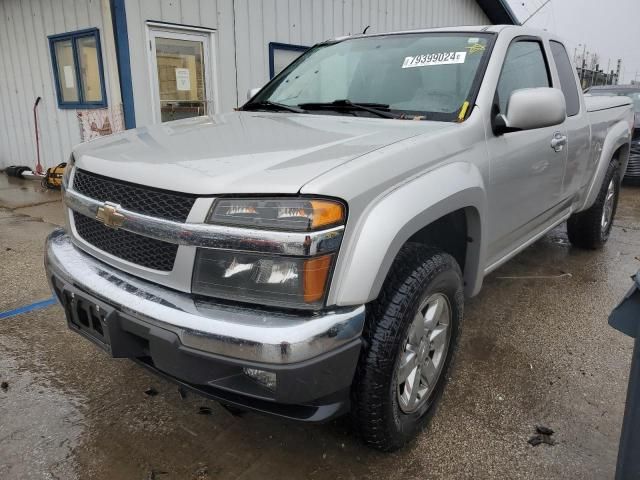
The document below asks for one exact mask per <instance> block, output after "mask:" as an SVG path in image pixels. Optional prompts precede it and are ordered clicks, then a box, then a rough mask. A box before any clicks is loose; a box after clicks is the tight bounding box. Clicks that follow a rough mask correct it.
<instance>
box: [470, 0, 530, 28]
mask: <svg viewBox="0 0 640 480" xmlns="http://www.w3.org/2000/svg"><path fill="white" fill-rule="evenodd" d="M477 2H478V5H480V8H482V10H483V11H484V13H485V14H486V15H487V17H489V20H491V23H493V24H495V25H520V21H519V20H518V18H517V17H516V15H515V13H513V10H511V7H510V6H509V3H508V2H507V0H477Z"/></svg>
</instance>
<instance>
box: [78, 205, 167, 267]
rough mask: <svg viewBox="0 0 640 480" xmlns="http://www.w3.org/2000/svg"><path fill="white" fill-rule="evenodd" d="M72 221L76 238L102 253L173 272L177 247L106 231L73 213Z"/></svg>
mask: <svg viewBox="0 0 640 480" xmlns="http://www.w3.org/2000/svg"><path fill="white" fill-rule="evenodd" d="M73 221H74V223H75V227H76V231H77V232H78V235H79V236H80V237H81V238H82V239H84V240H85V241H86V242H89V243H90V244H92V245H93V246H95V247H96V248H98V249H100V250H102V251H104V252H107V253H110V254H111V255H114V256H116V257H119V258H121V259H123V260H126V261H128V262H131V263H135V264H137V265H142V266H143V267H147V268H152V269H154V270H161V271H165V272H168V271H171V270H172V269H173V264H174V262H175V260H176V253H177V252H178V245H176V244H173V243H167V242H163V241H160V240H156V239H154V238H148V237H143V236H142V235H138V234H136V233H132V232H128V231H126V230H115V229H113V228H109V227H105V226H104V225H103V224H102V223H100V222H99V221H97V220H94V219H93V218H89V217H85V216H84V215H81V214H79V213H77V212H73Z"/></svg>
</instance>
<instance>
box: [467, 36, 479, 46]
mask: <svg viewBox="0 0 640 480" xmlns="http://www.w3.org/2000/svg"><path fill="white" fill-rule="evenodd" d="M467 43H468V44H469V45H471V44H473V43H480V39H479V38H478V37H473V38H470V39H469V40H467Z"/></svg>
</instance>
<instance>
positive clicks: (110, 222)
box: [96, 202, 125, 228]
mask: <svg viewBox="0 0 640 480" xmlns="http://www.w3.org/2000/svg"><path fill="white" fill-rule="evenodd" d="M118 208H120V205H118V204H117V203H111V202H104V204H103V205H102V206H100V207H98V213H97V214H96V220H98V221H100V222H102V223H104V224H105V226H107V227H109V228H118V227H120V226H121V225H122V223H123V222H124V220H125V216H124V215H123V214H121V213H119V212H118Z"/></svg>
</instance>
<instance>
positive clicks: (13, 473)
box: [0, 175, 640, 480]
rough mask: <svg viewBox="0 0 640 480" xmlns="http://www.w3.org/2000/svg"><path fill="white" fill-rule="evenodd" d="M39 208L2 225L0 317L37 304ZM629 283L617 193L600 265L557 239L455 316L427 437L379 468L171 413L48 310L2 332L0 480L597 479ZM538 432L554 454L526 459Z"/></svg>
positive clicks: (342, 423) (188, 412)
mask: <svg viewBox="0 0 640 480" xmlns="http://www.w3.org/2000/svg"><path fill="white" fill-rule="evenodd" d="M0 178H2V175H0ZM28 188H35V187H28ZM25 195H26V194H25ZM46 199H47V200H49V197H46ZM55 200H56V199H55V198H53V199H52V201H51V202H47V203H42V204H40V205H36V206H35V207H29V210H23V209H13V210H12V209H11V208H14V207H15V205H7V204H5V205H6V206H9V207H10V208H9V209H7V208H5V209H0V264H1V265H2V268H1V269H0V285H2V287H1V291H2V295H0V312H3V311H7V310H10V309H14V308H17V307H20V306H23V305H27V304H31V303H33V302H35V301H38V300H43V299H47V298H49V297H50V296H51V294H50V292H49V289H48V287H47V284H46V281H45V278H44V273H43V267H42V250H43V248H42V247H43V242H44V239H45V237H46V235H47V234H48V233H49V232H50V231H51V230H52V229H53V228H54V227H55V225H54V223H59V222H60V221H61V219H62V216H61V215H60V213H59V204H58V203H57V202H56V201H55ZM2 201H3V199H2V185H1V184H0V205H1V204H2ZM36 203H38V202H36ZM638 269H640V188H637V187H626V188H625V189H624V190H623V194H622V198H621V203H620V207H619V211H618V216H617V218H616V222H615V226H614V229H613V233H612V237H611V240H610V242H609V243H608V244H607V246H606V248H605V249H603V250H602V251H596V252H591V251H589V252H586V251H580V250H576V249H573V248H571V246H570V245H569V244H568V241H567V237H566V232H565V229H564V226H562V227H559V228H557V229H556V230H554V231H552V232H551V233H550V234H549V235H547V236H545V237H544V238H543V239H542V240H540V241H539V242H537V243H536V244H534V245H533V246H532V247H530V248H528V249H527V250H526V251H525V252H523V253H522V254H520V255H519V256H518V257H516V258H515V259H514V260H512V261H510V262H509V263H507V264H506V265H504V266H503V267H501V268H500V269H499V270H498V271H496V272H494V273H493V274H492V275H490V276H489V278H488V279H487V280H486V283H485V286H484V289H483V291H482V292H481V294H480V295H479V296H478V297H476V298H474V299H473V300H471V301H469V302H468V304H467V307H466V315H465V323H464V327H463V333H462V338H461V343H460V348H459V352H458V356H457V358H456V362H455V364H454V369H453V371H452V372H451V378H450V382H449V385H448V387H447V389H446V392H445V394H444V397H443V401H442V403H441V405H440V409H439V411H438V413H437V415H436V417H435V418H434V421H433V422H432V423H431V425H430V426H429V427H428V428H427V430H425V432H424V433H423V434H421V435H420V436H419V437H418V439H417V440H416V441H415V442H413V443H412V444H410V445H409V446H408V447H407V448H405V449H404V450H402V451H400V452H397V453H394V454H390V455H389V454H381V453H378V452H374V451H371V450H369V449H367V448H365V447H364V446H362V445H361V444H360V443H359V441H358V440H357V438H356V437H355V436H354V435H353V432H352V430H351V427H350V424H349V422H348V420H347V419H340V420H337V421H335V422H332V423H330V424H327V425H320V426H318V425H316V426H310V425H304V424H298V423H292V422H284V421H281V420H278V419H273V418H270V417H265V416H261V415H258V414H253V413H247V414H243V415H242V416H234V415H232V414H231V413H229V412H228V411H227V410H225V409H224V408H222V407H220V406H219V405H218V404H216V403H215V402H212V401H209V400H205V399H202V398H200V397H197V396H195V395H188V396H187V398H185V399H182V398H181V396H180V395H179V393H178V390H177V388H176V387H175V386H173V385H172V384H170V383H168V382H165V381H164V380H160V379H158V378H156V377H155V376H153V375H152V374H150V373H148V372H147V371H146V370H143V369H142V368H141V367H139V366H137V365H135V364H134V363H132V362H130V361H127V360H114V359H111V358H109V357H107V355H106V354H105V353H103V352H102V351H100V350H98V349H97V348H96V347H94V346H93V345H92V344H90V343H89V342H87V341H85V340H84V339H82V338H81V337H79V336H78V335H76V334H74V333H71V332H69V331H68V330H67V328H66V325H65V321H64V317H63V313H62V309H61V308H60V307H59V306H58V305H53V306H50V307H48V308H44V309H40V310H34V311H31V312H28V313H23V314H21V315H17V316H13V317H10V318H5V319H0V381H1V382H7V384H8V386H7V388H6V391H5V389H3V388H0V478H2V479H23V478H30V479H40V478H42V479H56V478H60V479H74V478H78V479H84V478H95V479H121V478H122V479H130V478H131V479H140V480H149V479H155V480H168V479H218V478H220V479H227V478H232V479H262V478H311V479H331V480H337V479H350V478H389V479H395V478H403V479H407V478H427V479H430V478H433V479H440V478H474V479H483V478H511V479H515V478H564V479H574V478H575V479H602V478H612V477H613V472H614V467H615V460H616V453H617V445H618V439H619V434H620V427H621V422H622V415H623V410H624V401H625V392H626V383H627V375H628V370H629V363H630V358H631V351H632V341H631V339H628V338H626V337H624V336H623V335H622V334H620V333H618V332H616V331H614V330H613V329H612V328H610V327H608V325H607V316H608V314H609V312H610V311H611V309H612V308H613V307H614V306H615V305H616V304H617V302H618V301H619V300H620V299H621V298H622V297H623V295H624V294H625V292H626V291H627V290H628V289H629V288H630V286H631V281H630V279H629V277H630V275H632V274H633V273H635V272H636V271H637V270H638ZM0 387H1V386H0ZM149 388H153V389H154V390H155V391H156V392H157V394H155V395H148V394H145V391H147V390H148V389H149ZM151 393H153V392H151ZM201 407H208V409H207V408H205V409H202V408H201ZM203 413H204V414H203ZM536 425H544V426H547V427H550V428H552V429H553V430H554V431H555V433H554V435H553V436H552V438H553V439H554V440H555V442H556V443H555V445H553V446H550V445H546V444H542V445H539V446H537V447H532V446H531V445H529V444H528V443H527V441H528V440H529V438H530V437H531V436H532V435H533V434H534V433H535V427H536Z"/></svg>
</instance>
